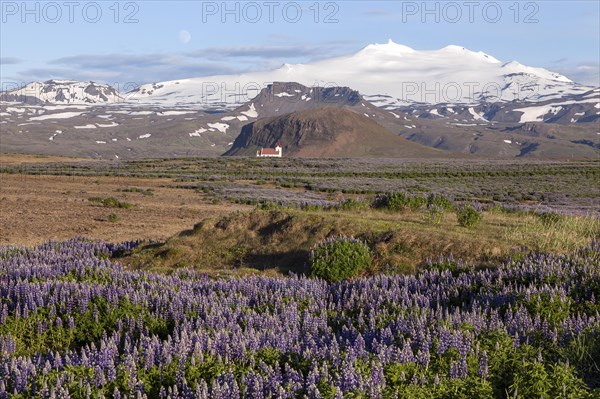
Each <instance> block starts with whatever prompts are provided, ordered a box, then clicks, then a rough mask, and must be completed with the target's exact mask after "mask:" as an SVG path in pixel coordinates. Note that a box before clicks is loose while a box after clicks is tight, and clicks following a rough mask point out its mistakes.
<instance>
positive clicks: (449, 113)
mask: <svg viewBox="0 0 600 399" xmlns="http://www.w3.org/2000/svg"><path fill="white" fill-rule="evenodd" d="M268 82H274V83H271V84H268ZM0 117H1V119H2V120H1V121H0V128H1V129H0V135H1V138H2V146H1V148H0V150H1V151H2V152H11V151H12V152H35V153H49V154H60V155H77V156H92V157H102V158H115V159H116V158H119V159H122V158H127V159H129V158H142V157H173V156H215V155H220V154H223V153H226V154H227V155H245V154H247V155H252V154H253V153H255V149H256V148H257V147H260V146H269V145H270V144H271V141H273V139H274V138H275V137H277V139H280V140H281V141H282V144H283V143H284V142H287V140H288V139H289V140H290V142H289V143H288V144H286V145H287V146H288V147H287V148H284V151H287V154H288V155H295V156H308V155H310V154H312V155H318V154H322V155H323V156H325V155H327V156H402V157H405V156H408V155H407V152H408V153H412V154H413V155H414V156H416V157H436V156H440V157H447V156H455V155H457V154H460V155H461V156H471V155H475V156H485V157H538V158H593V157H598V156H599V155H600V153H599V148H600V143H599V138H600V89H599V88H592V87H587V86H584V85H580V84H577V83H574V82H572V81H570V80H569V79H568V78H566V77H565V76H562V75H560V74H557V73H553V72H550V71H547V70H545V69H541V68H532V67H527V66H523V65H521V64H519V63H516V62H510V63H502V62H500V61H498V60H497V59H495V58H494V57H492V56H490V55H487V54H484V53H481V52H472V51H469V50H467V49H464V48H462V47H457V46H448V47H445V48H443V49H440V50H435V51H417V50H413V49H410V48H408V47H406V46H402V45H398V44H395V43H393V42H391V41H390V42H389V43H387V44H383V45H379V44H375V45H369V46H367V47H366V48H364V49H363V50H361V51H359V52H357V53H355V54H352V55H349V56H345V57H337V58H332V59H328V60H323V61H318V62H314V63H311V64H304V65H284V66H283V67H281V68H279V69H276V70H274V71H269V72H260V73H252V74H244V75H223V76H212V77H204V78H193V79H185V80H178V81H171V82H161V83H154V84H150V85H143V86H140V87H139V88H137V89H136V90H134V91H132V92H129V93H124V94H121V93H118V92H117V91H116V90H115V89H114V88H113V87H111V86H108V85H104V84H99V83H94V82H78V81H66V80H50V81H47V82H34V83H31V84H28V85H27V86H25V87H23V88H20V89H18V90H13V91H9V92H4V93H0ZM349 121H351V122H352V123H351V124H353V126H362V127H363V130H362V133H361V132H358V131H357V130H356V129H352V128H350V126H349V125H348V123H349ZM334 122H335V123H334ZM293 126H296V127H295V128H296V129H297V130H298V131H297V132H294V131H293V129H294V128H293ZM336 126H346V127H347V128H346V129H345V130H344V131H341V130H340V129H338V128H336ZM317 127H319V128H317ZM382 129H383V130H382ZM383 131H385V132H387V133H389V135H391V136H389V135H388V134H387V133H386V134H383ZM240 134H241V135H240ZM298 134H301V135H302V139H301V140H300V139H298V137H297V135H298ZM318 135H321V137H320V138H319V137H317V136H318ZM371 135H372V136H373V137H378V138H377V139H373V140H372V142H369V140H371V139H370V138H369V137H371ZM394 136H395V137H398V136H400V138H404V139H407V140H408V141H407V140H404V139H401V140H396V139H395V137H394ZM324 137H330V138H331V140H333V142H336V140H337V142H340V140H341V141H342V142H346V143H347V145H348V146H349V147H348V148H341V147H340V146H339V145H334V146H332V147H331V148H326V146H325V144H324V143H325V141H323V138H324ZM390 137H392V139H390ZM294 138H295V139H294ZM294 140H295V141H294ZM333 142H332V143H333ZM359 142H363V143H362V144H360V145H359V144H358V143H359ZM384 142H385V143H387V144H386V145H384V146H380V145H378V144H377V143H384ZM411 142H412V143H411ZM310 143H320V144H319V145H318V146H319V147H321V149H322V151H321V152H319V151H316V147H315V149H312V150H311V149H310V146H311V145H313V144H310ZM415 145H416V146H415ZM428 147H429V148H428ZM431 148H433V149H434V150H431ZM334 150H335V151H334Z"/></svg>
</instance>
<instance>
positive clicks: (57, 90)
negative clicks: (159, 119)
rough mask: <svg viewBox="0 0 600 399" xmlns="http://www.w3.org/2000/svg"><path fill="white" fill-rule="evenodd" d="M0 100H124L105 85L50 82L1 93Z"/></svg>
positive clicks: (90, 101)
mask: <svg viewBox="0 0 600 399" xmlns="http://www.w3.org/2000/svg"><path fill="white" fill-rule="evenodd" d="M0 100H2V101H14V102H23V103H28V104H43V103H49V104H108V103H115V102H122V101H124V98H123V97H122V96H121V95H120V94H119V93H118V92H117V91H116V90H115V89H114V88H113V87H112V86H109V85H105V84H100V83H95V82H80V81H74V80H48V81H46V82H32V83H29V84H28V85H26V86H24V87H21V88H19V89H16V90H12V91H8V92H5V93H1V95H0Z"/></svg>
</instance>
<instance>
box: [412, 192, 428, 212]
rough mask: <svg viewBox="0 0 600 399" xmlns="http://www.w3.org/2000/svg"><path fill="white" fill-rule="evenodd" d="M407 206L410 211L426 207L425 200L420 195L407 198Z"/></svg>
mask: <svg viewBox="0 0 600 399" xmlns="http://www.w3.org/2000/svg"><path fill="white" fill-rule="evenodd" d="M407 205H408V207H409V208H410V209H411V210H412V211H416V210H417V209H420V208H421V207H422V206H425V205H427V198H425V197H424V196H422V195H413V196H411V197H408V203H407Z"/></svg>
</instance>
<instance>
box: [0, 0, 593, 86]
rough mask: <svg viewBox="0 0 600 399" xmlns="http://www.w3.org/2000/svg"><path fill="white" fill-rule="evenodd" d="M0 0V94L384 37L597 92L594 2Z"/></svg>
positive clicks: (268, 59) (312, 51)
mask: <svg viewBox="0 0 600 399" xmlns="http://www.w3.org/2000/svg"><path fill="white" fill-rule="evenodd" d="M0 3H1V9H2V16H1V18H2V19H1V21H0V23H1V26H0V27H1V31H0V80H1V82H2V86H3V88H4V89H6V88H10V87H11V85H22V84H24V83H27V82H29V81H33V80H48V79H52V78H64V79H80V80H95V81H100V82H105V83H109V84H114V85H116V86H117V87H118V88H119V90H124V89H130V88H132V87H133V86H135V85H138V84H143V83H148V82H156V81H164V80H171V79H181V78H185V77H197V76H207V75H213V74H229V73H239V72H245V71H254V70H265V69H271V68H276V67H278V66H280V65H281V64H283V63H286V62H287V63H301V62H310V61H312V60H316V59H320V58H327V57H330V56H336V55H343V54H349V53H353V52H356V51H358V50H360V49H361V48H363V47H365V46H366V45H368V44H370V43H385V42H387V40H388V39H390V38H391V39H393V40H394V41H395V42H396V43H401V44H404V45H407V46H410V47H412V48H415V49H419V50H426V49H427V50H430V49H437V48H442V47H444V46H446V45H449V44H456V45H461V46H464V47H467V48H469V49H471V50H474V51H484V52H486V53H488V54H491V55H493V56H494V57H496V58H498V59H500V60H502V61H511V60H518V61H519V62H521V63H522V64H526V65H530V66H539V67H545V68H548V69H550V70H553V71H557V72H561V73H563V74H565V75H567V76H568V77H570V78H571V79H573V80H575V81H578V82H581V83H587V84H594V85H597V86H600V82H599V80H600V77H599V75H600V72H599V68H600V67H599V62H600V26H599V22H598V21H599V20H600V2H598V1H595V0H592V1H536V2H531V1H529V2H528V1H520V2H517V1H512V0H510V1H496V2H493V1H472V2H470V3H469V2H467V1H455V2H452V1H450V2H447V1H440V2H434V1H431V2H423V1H337V2H332V1H321V2H316V1H306V2H303V1H298V2H291V1H270V2H269V1H256V2H234V1H230V2H222V1H217V2H211V1H209V2H201V1H169V2H166V1H129V2H128V1H122V2H116V1H112V0H110V1H97V2H92V1H74V2H72V3H70V5H67V3H66V2H64V1H63V0H58V1H55V2H44V1H42V2H33V1H32V2H26V3H23V2H22V1H6V0H1V1H0ZM23 5H25V6H23ZM317 10H318V11H317Z"/></svg>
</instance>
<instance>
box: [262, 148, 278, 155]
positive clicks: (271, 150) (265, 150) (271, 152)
mask: <svg viewBox="0 0 600 399" xmlns="http://www.w3.org/2000/svg"><path fill="white" fill-rule="evenodd" d="M261 153H262V154H263V155H279V151H277V150H276V149H275V148H263V149H262V150H261Z"/></svg>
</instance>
